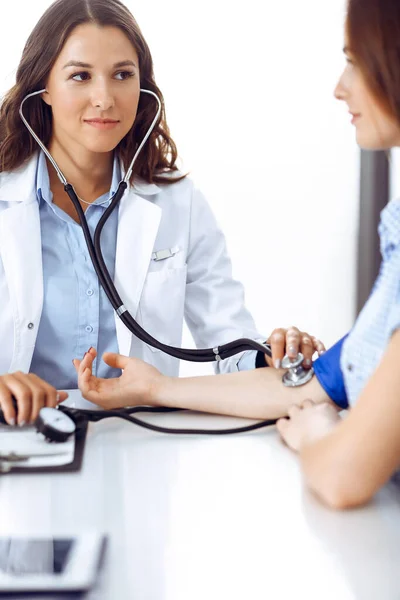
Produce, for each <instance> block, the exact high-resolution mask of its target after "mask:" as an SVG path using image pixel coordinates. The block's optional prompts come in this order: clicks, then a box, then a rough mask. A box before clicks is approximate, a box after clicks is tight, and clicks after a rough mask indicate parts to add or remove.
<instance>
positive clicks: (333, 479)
mask: <svg viewBox="0 0 400 600" xmlns="http://www.w3.org/2000/svg"><path fill="white" fill-rule="evenodd" d="M310 475H311V474H307V472H306V478H307V483H308V485H309V486H310V488H311V489H312V491H313V492H314V493H315V494H316V495H317V496H318V497H319V498H320V500H321V501H322V502H323V503H324V504H325V505H326V506H328V507H329V508H331V509H334V510H346V509H349V508H356V507H357V506H362V505H363V504H366V503H367V502H369V501H370V500H371V498H372V497H373V495H374V494H375V492H376V491H377V489H376V488H375V487H372V486H371V482H369V481H366V480H365V479H364V478H363V477H362V476H361V477H360V476H357V475H356V474H355V473H353V474H350V473H349V472H344V471H338V470H335V469H334V468H331V469H326V471H325V472H324V473H323V474H322V475H321V476H320V477H318V476H312V475H311V476H310Z"/></svg>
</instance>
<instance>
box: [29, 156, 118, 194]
mask: <svg viewBox="0 0 400 600" xmlns="http://www.w3.org/2000/svg"><path fill="white" fill-rule="evenodd" d="M120 181H121V167H120V163H119V160H118V158H117V156H116V155H115V154H114V162H113V173H112V178H111V188H110V191H109V192H108V193H107V194H104V195H103V196H100V198H97V199H96V201H95V202H93V204H99V203H100V202H102V203H103V204H102V206H108V204H109V202H104V201H105V200H106V199H107V198H108V200H110V198H111V196H113V195H114V194H115V192H116V191H117V189H118V184H119V182H120ZM36 196H37V198H38V201H39V203H40V202H42V201H44V202H47V204H51V203H52V202H53V193H52V191H51V189H50V178H49V171H48V169H47V162H46V155H45V153H44V152H43V150H41V151H40V154H39V159H38V163H37V170H36Z"/></svg>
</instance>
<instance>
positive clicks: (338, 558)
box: [0, 413, 400, 600]
mask: <svg viewBox="0 0 400 600" xmlns="http://www.w3.org/2000/svg"><path fill="white" fill-rule="evenodd" d="M146 418H149V419H152V420H153V421H155V420H156V421H157V422H158V423H162V424H164V425H169V426H200V427H201V426H206V427H220V426H232V425H234V424H243V421H241V420H239V419H230V418H222V417H213V416H206V415H198V414H187V413H179V414H170V415H158V416H156V417H155V416H153V415H152V416H151V417H148V416H147V417H146ZM85 528H96V529H100V530H104V531H106V532H107V533H108V534H109V535H110V545H109V548H108V555H107V560H106V568H105V571H104V580H103V582H102V585H101V590H98V591H96V593H95V594H92V595H91V597H93V598H96V600H97V599H105V600H125V599H128V600H130V599H132V600H204V599H207V600H225V599H226V600H228V599H229V600H243V599H246V600H259V599H260V600H261V599H263V600H264V599H267V598H268V599H271V600H288V599H290V600H291V599H297V598H299V599H303V598H305V599H307V600H314V599H315V600H330V599H332V600H339V599H340V600H350V599H351V600H353V599H357V600H369V599H371V600H377V599H379V600H395V599H398V598H399V597H400V566H399V565H400V489H396V488H395V486H393V485H391V486H387V487H386V488H385V489H384V490H383V491H382V492H381V493H380V494H379V495H378V496H377V498H376V500H375V501H374V502H373V503H372V504H371V505H370V506H368V507H366V508H363V509H360V510H356V511H351V512H347V513H335V512H331V511H329V510H327V509H325V508H323V507H322V506H321V505H320V504H319V503H318V501H316V500H315V499H314V498H313V497H312V496H311V495H310V494H309V493H308V492H307V491H305V490H304V489H303V486H302V483H301V477H300V473H299V468H298V462H297V458H296V457H295V456H294V455H292V454H291V452H290V451H289V450H288V449H286V448H285V447H284V446H283V445H282V444H281V443H280V441H279V439H278V437H277V435H276V433H275V431H274V430H273V429H270V430H261V431H259V432H255V433H250V434H246V435H243V434H242V435H238V436H227V437H205V436H204V437H195V436H191V437H184V436H167V435H163V434H155V433H152V432H149V431H146V430H143V429H139V428H137V427H136V426H133V425H131V424H129V423H125V422H123V421H120V420H115V419H112V420H111V419H110V420H107V421H104V422H102V423H98V424H95V425H92V426H91V429H90V431H89V434H88V440H87V443H86V451H85V459H84V466H83V470H82V472H81V473H79V474H67V475H45V476H44V475H19V476H17V475H9V476H3V477H1V478H0V534H1V535H5V534H14V533H19V534H66V533H67V534H68V533H69V534H71V533H72V534H73V533H74V532H77V531H81V530H83V529H85Z"/></svg>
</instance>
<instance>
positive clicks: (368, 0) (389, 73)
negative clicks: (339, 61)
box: [346, 0, 400, 125]
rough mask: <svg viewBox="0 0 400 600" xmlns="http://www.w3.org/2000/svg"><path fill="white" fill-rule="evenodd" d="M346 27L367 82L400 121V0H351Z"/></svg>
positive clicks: (354, 53)
mask: <svg viewBox="0 0 400 600" xmlns="http://www.w3.org/2000/svg"><path fill="white" fill-rule="evenodd" d="M346 31H347V38H348V49H349V51H350V53H351V55H352V57H354V60H355V62H356V65H357V66H358V68H359V69H360V71H361V73H362V74H363V77H364V80H365V83H366V85H367V86H368V88H369V89H370V91H371V92H372V94H373V95H374V97H375V98H376V100H377V102H378V103H379V104H380V105H381V107H382V108H383V110H385V111H386V113H387V114H388V115H390V116H391V117H394V118H395V119H396V121H397V123H399V125H400V1H399V0H349V2H348V8H347V19H346Z"/></svg>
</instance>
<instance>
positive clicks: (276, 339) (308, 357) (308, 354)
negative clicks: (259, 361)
mask: <svg viewBox="0 0 400 600" xmlns="http://www.w3.org/2000/svg"><path fill="white" fill-rule="evenodd" d="M267 344H270V346H271V350H272V358H270V357H269V356H267V355H266V354H265V362H266V363H267V364H268V366H270V367H275V368H276V369H279V368H280V366H281V362H282V358H283V357H284V356H285V354H287V355H288V356H289V357H290V358H296V356H297V354H298V353H299V352H301V353H302V355H303V356H304V361H303V366H304V368H306V369H310V368H311V366H312V357H313V354H314V352H318V356H321V354H323V353H324V352H325V346H324V344H323V343H322V342H321V341H320V340H317V338H315V337H314V336H312V335H310V334H308V333H306V332H304V331H300V330H299V329H298V328H297V327H289V329H283V328H282V327H279V328H277V329H274V331H273V332H272V333H271V335H270V336H269V338H268V339H267Z"/></svg>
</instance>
